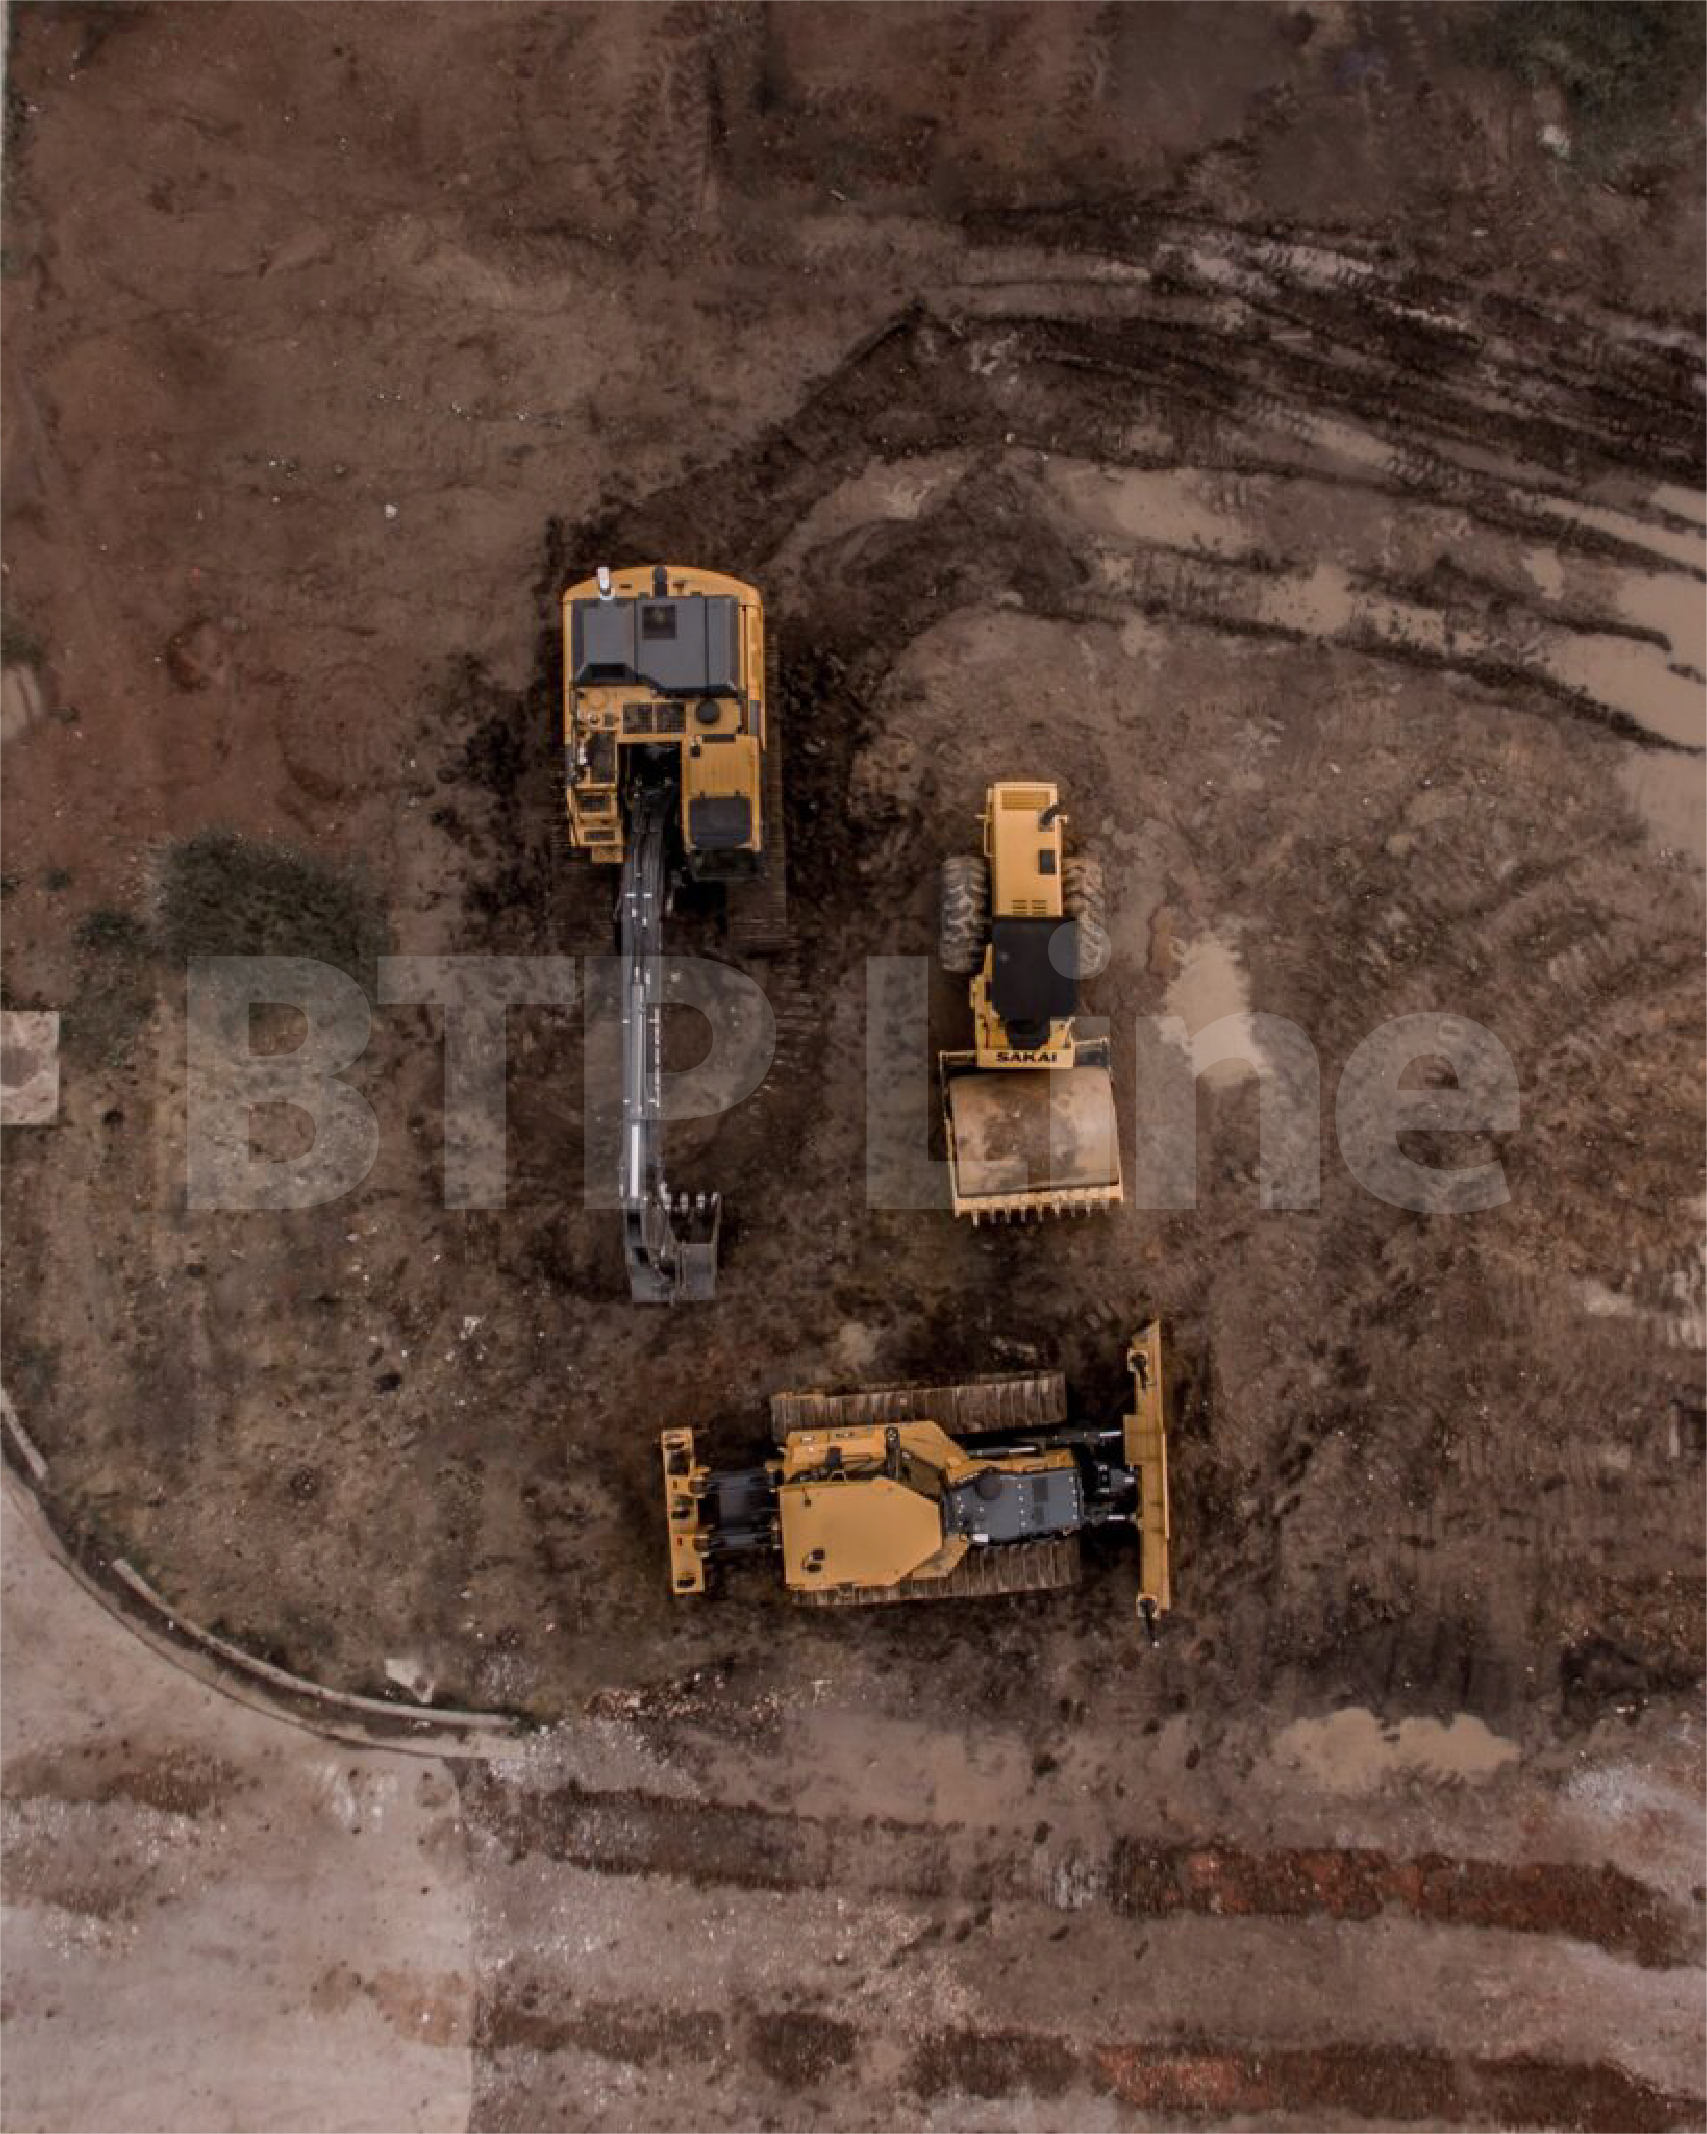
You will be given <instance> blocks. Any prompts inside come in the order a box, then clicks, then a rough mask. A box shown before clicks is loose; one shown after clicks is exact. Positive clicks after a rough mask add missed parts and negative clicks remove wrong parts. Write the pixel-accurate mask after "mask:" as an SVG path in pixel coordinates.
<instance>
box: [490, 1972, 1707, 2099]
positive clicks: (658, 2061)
mask: <svg viewBox="0 0 1707 2134" xmlns="http://www.w3.org/2000/svg"><path fill="white" fill-rule="evenodd" d="M473 2043H474V2049H475V2053H476V2056H477V2071H478V2072H477V2105H476V2110H475V2113H474V2115H473V2118H472V2122H471V2123H472V2124H473V2125H475V2126H478V2127H495V2126H507V2125H510V2124H518V2125H519V2124H523V2123H524V2122H523V2121H521V2120H512V2118H511V2116H510V2114H509V2112H508V2111H506V2110H505V2109H504V2108H503V2103H502V2102H501V2100H505V2099H506V2093H507V2091H508V2089H509V2080H508V2079H507V2077H508V2075H509V2070H508V2068H507V2065H506V2057H507V2056H512V2055H515V2056H521V2057H522V2058H523V2059H524V2061H525V2062H526V2063H528V2074H527V2075H526V2076H524V2077H522V2078H521V2086H522V2089H523V2094H524V2095H525V2096H526V2097H527V2098H528V2101H529V2102H530V2103H531V2104H532V2105H534V2107H535V2108H536V2109H537V2101H538V2089H537V2084H538V2081H539V2073H538V2068H537V2062H538V2061H539V2060H540V2059H541V2058H542V2057H544V2056H549V2055H553V2054H559V2053H562V2054H570V2055H574V2056H577V2057H579V2056H581V2055H591V2056H592V2057H593V2058H594V2059H596V2060H602V2061H607V2062H615V2063H618V2064H620V2065H623V2066H626V2067H629V2068H633V2069H657V2070H659V2071H661V2072H663V2073H665V2074H666V2075H675V2076H678V2077H679V2076H680V2075H681V2074H683V2073H684V2072H687V2073H689V2075H690V2079H691V2071H692V2070H696V2069H698V2070H705V2071H706V2072H708V2073H709V2072H710V2071H712V2070H723V2069H727V2068H729V2067H731V2066H739V2067H742V2068H743V2069H750V2070H751V2071H752V2072H753V2074H756V2075H758V2076H759V2077H760V2078H761V2079H762V2080H763V2081H765V2082H766V2084H767V2085H769V2086H773V2087H774V2088H775V2089H776V2090H778V2091H780V2092H782V2093H784V2094H785V2095H798V2094H800V2093H803V2092H806V2091H810V2090H813V2089H816V2088H818V2087H819V2086H821V2085H823V2084H825V2083H832V2084H836V2085H844V2084H857V2085H858V2086H859V2088H860V2090H861V2091H862V2092H865V2093H867V2094H876V2093H877V2091H878V2090H879V2089H886V2088H888V2087H889V2086H890V2084H893V2085H894V2087H895V2088H896V2089H897V2090H898V2091H899V2093H900V2095H901V2096H902V2097H903V2098H907V2099H911V2100H917V2101H918V2102H919V2103H920V2104H924V2105H926V2106H929V2105H933V2104H937V2103H939V2102H941V2101H943V2100H949V2099H957V2100H961V2101H962V2103H963V2104H964V2101H965V2100H968V2099H971V2100H980V2101H992V2102H995V2101H1000V2102H1003V2103H1011V2102H1012V2101H1013V2100H1015V2099H1016V2098H1030V2099H1034V2100H1056V2099H1063V2098H1070V2097H1074V2096H1083V2097H1088V2098H1102V2099H1106V2100H1109V2101H1111V2102H1112V2103H1114V2104H1115V2105H1116V2106H1119V2107H1124V2108H1126V2109H1127V2110H1130V2111H1137V2112H1141V2113H1143V2114H1145V2115H1146V2117H1149V2115H1152V2114H1154V2115H1165V2116H1166V2117H1167V2118H1168V2119H1169V2120H1170V2121H1172V2120H1176V2119H1182V2118H1183V2119H1187V2120H1195V2119H1200V2118H1201V2119H1217V2120H1221V2119H1225V2118H1226V2117H1227V2116H1228V2115H1230V2114H1239V2115H1247V2114H1261V2115H1265V2116H1266V2115H1268V2114H1271V2113H1284V2114H1288V2115H1292V2114H1301V2113H1307V2112H1334V2113H1336V2114H1345V2115H1349V2116H1353V2117H1355V2119H1356V2120H1357V2121H1358V2122H1359V2123H1365V2122H1372V2121H1380V2122H1394V2121H1397V2122H1400V2123H1405V2124H1415V2123H1418V2122H1421V2121H1427V2122H1430V2123H1432V2124H1434V2125H1436V2126H1459V2125H1487V2124H1491V2125H1496V2126H1501V2127H1513V2128H1518V2127H1521V2128H1531V2127H1534V2128H1549V2129H1560V2128H1571V2129H1581V2130H1583V2134H1602V2130H1604V2134H1648V2130H1654V2134H1660V2130H1664V2129H1669V2128H1674V2127H1692V2126H1695V2125H1697V2124H1698V2123H1699V2120H1700V2116H1701V2112H1702V2108H1703V2100H1702V2099H1701V2098H1699V2097H1693V2096H1687V2095H1683V2094H1681V2093H1679V2092H1676V2091H1668V2090H1664V2089H1661V2088H1660V2087H1658V2086H1657V2085H1656V2084H1653V2083H1650V2082H1645V2081H1643V2080H1641V2079H1640V2078H1639V2077H1637V2076H1634V2075H1631V2074H1629V2073H1627V2072H1626V2071H1625V2070H1624V2069H1623V2068H1620V2067H1617V2066H1614V2065H1612V2064H1610V2063H1608V2062H1606V2061H1562V2060H1544V2059H1540V2058H1536V2057H1533V2056H1527V2055H1522V2056H1519V2055H1514V2056H1512V2057H1509V2058H1498V2059H1496V2058H1492V2057H1484V2056H1471V2055H1462V2056H1454V2055H1452V2054H1450V2053H1445V2052H1430V2051H1421V2050H1418V2049H1416V2048H1414V2047H1413V2048H1404V2047H1398V2048H1395V2047H1391V2046H1279V2047H1275V2046H1265V2047H1263V2048H1261V2049H1259V2050H1252V2049H1251V2048H1249V2047H1246V2046H1242V2045H1238V2044H1235V2043H1233V2042H1232V2041H1230V2040H1218V2039H1215V2038H1209V2037H1198V2038H1193V2039H1189V2040H1180V2039H1170V2040H1168V2041H1167V2042H1166V2043H1155V2042H1150V2041H1146V2042H1143V2043H1133V2042H1126V2041H1117V2040H1113V2039H1097V2040H1089V2041H1085V2040H1080V2039H1076V2038H1069V2037H1062V2036H1059V2035H1056V2034H1053V2033H1050V2032H1039V2031H1026V2030H1006V2029H1004V2030H998V2029H973V2028H955V2029H940V2030H937V2031H935V2032H933V2033H931V2034H930V2035H928V2036H927V2037H926V2038H925V2039H924V2040H923V2041H922V2042H921V2043H920V2044H918V2045H916V2046H915V2047H913V2048H912V2049H911V2051H910V2052H909V2053H908V2054H907V2056H906V2058H905V2060H904V2062H903V2064H902V2067H901V2070H900V2072H899V2076H898V2078H897V2075H896V2072H895V2070H894V2069H893V2067H892V2066H890V2065H889V2063H890V2062H891V2060H892V2058H893V2052H894V2040H893V2035H892V2033H891V2032H890V2031H888V2030H882V2029H878V2028H876V2027H872V2026H867V2025H862V2024H860V2023H858V2022H854V2021H850V2020H848V2019H847V2018H846V2017H844V2016H836V2015H829V2014H825V2013H823V2012H821V2011H818V2010H813V2009H802V2008H799V2007H794V2006H788V2007H778V2008H774V2009H762V2010H752V2011H749V2012H746V2013H744V2014H741V2015H725V2014H721V2013H718V2012H716V2011H709V2010H677V2009H668V2008H644V2007H636V2006H635V2005H634V2004H632V2003H630V2002H614V2001H607V2000H598V1999H586V2000H577V2001H574V2002H572V2003H570V2004H569V2005H567V2006H565V2005H563V2004H562V2003H557V2002H554V2003H553V2004H552V2005H550V2006H545V2005H541V1997H539V1996H537V1995H532V1994H529V1995H528V1996H527V1997H526V1998H525V1999H511V1998H510V1997H508V1996H507V1995H504V1994H498V1993H489V1994H485V1995H482V1996H481V1998H480V2000H479V2002H478V2004H477V2007H476V2011H475V2018H474V2029H473ZM880 2061H881V2062H883V2063H884V2066H885V2074H886V2079H883V2078H880V2077H879V2076H878V2074H877V2066H878V2063H879V2062H880ZM750 2081H751V2076H750V2075H746V2076H744V2077H743V2088H744V2089H745V2088H746V2086H747V2084H748V2083H749V2082H750ZM749 2094H750V2093H749ZM586 2123H597V2122H586Z"/></svg>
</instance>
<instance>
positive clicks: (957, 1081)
mask: <svg viewBox="0 0 1707 2134" xmlns="http://www.w3.org/2000/svg"><path fill="white" fill-rule="evenodd" d="M943 1075H944V1084H943V1099H944V1111H945V1115H946V1119H947V1127H948V1157H949V1172H950V1184H951V1186H952V1190H953V1196H954V1212H955V1214H956V1215H970V1216H972V1217H973V1218H974V1219H975V1220H983V1219H984V1218H986V1217H1001V1216H1020V1217H1024V1216H1027V1215H1065V1214H1071V1213H1075V1212H1077V1211H1079V1210H1081V1209H1087V1208H1098V1207H1107V1206H1109V1205H1111V1204H1112V1203H1113V1202H1115V1201H1118V1200H1119V1198H1120V1141H1119V1135H1118V1132H1117V1130H1116V1126H1115V1116H1114V1086H1113V1084H1112V1082H1111V1081H1110V1079H1109V1075H1108V1070H1107V1068H1106V1067H1103V1066H1092V1065H1080V1066H1074V1067H1062V1068H1053V1069H1051V1068H1039V1067H1008V1068H988V1069H982V1070H980V1069H976V1068H974V1069H972V1070H965V1069H961V1070H958V1071H956V1070H954V1069H953V1068H951V1066H950V1063H949V1062H948V1061H947V1060H945V1061H944V1066H943Z"/></svg>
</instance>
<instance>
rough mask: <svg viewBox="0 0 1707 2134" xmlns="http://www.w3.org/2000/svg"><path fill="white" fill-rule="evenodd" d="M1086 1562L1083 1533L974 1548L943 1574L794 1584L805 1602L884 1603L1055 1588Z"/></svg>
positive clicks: (794, 1593) (1075, 1578) (794, 1595)
mask: <svg viewBox="0 0 1707 2134" xmlns="http://www.w3.org/2000/svg"><path fill="white" fill-rule="evenodd" d="M1082 1569H1083V1565H1082V1562H1081V1559H1080V1554H1079V1537H1078V1535H1077V1534H1068V1535H1067V1536H1065V1537H1064V1538H1063V1539H1060V1540H1055V1541H1015V1542H1009V1543H1007V1544H1006V1545H1005V1546H1003V1547H1000V1548H991V1549H969V1550H968V1551H967V1553H966V1554H965V1555H964V1556H963V1557H961V1559H960V1561H959V1563H957V1564H956V1565H955V1567H954V1569H953V1570H952V1571H947V1572H945V1573H944V1574H943V1576H942V1577H941V1578H902V1579H898V1580H897V1581H896V1583H895V1584H894V1585H892V1586H825V1587H821V1588H819V1589H818V1590H817V1591H803V1590H801V1589H800V1588H798V1587H790V1589H789V1598H790V1599H791V1600H792V1601H794V1602H795V1603H796V1604H797V1605H798V1606H800V1607H802V1608H879V1607H885V1606H890V1605H893V1604H894V1603H895V1602H898V1601H925V1600H984V1599H987V1598H988V1597H989V1596H990V1595H992V1594H996V1593H1054V1592H1057V1591H1058V1590H1059V1589H1060V1588H1061V1587H1063V1586H1076V1585H1077V1584H1078V1582H1079V1576H1080V1573H1081V1571H1082Z"/></svg>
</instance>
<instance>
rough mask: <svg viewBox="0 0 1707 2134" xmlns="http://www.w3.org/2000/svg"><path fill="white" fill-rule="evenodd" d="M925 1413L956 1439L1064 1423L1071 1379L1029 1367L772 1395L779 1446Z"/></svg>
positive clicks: (909, 1419)
mask: <svg viewBox="0 0 1707 2134" xmlns="http://www.w3.org/2000/svg"><path fill="white" fill-rule="evenodd" d="M924 1417H928V1418H929V1419H930V1421H932V1422H934V1423H940V1424H941V1425H942V1427H943V1429H944V1430H946V1431H947V1432H948V1434H949V1436H950V1437H957V1438H966V1437H977V1436H978V1435H979V1434H980V1432H983V1431H996V1430H1003V1431H1011V1430H1031V1429H1040V1428H1042V1427H1043V1426H1044V1425H1045V1424H1048V1423H1064V1422H1065V1421H1066V1420H1067V1381H1066V1379H1065V1378H1064V1377H1063V1376H1062V1374H1061V1373H1060V1372H1059V1371H1030V1372H1026V1373H1023V1374H1020V1375H1016V1376H1007V1377H989V1378H972V1379H967V1380H965V1381H964V1382H962V1383H961V1384H960V1385H955V1386H942V1385H905V1386H864V1387H861V1389H860V1390H859V1391H858V1392H857V1393H773V1394H772V1395H771V1435H772V1436H773V1437H774V1438H775V1440H776V1442H777V1443H778V1444H779V1445H780V1444H782V1443H783V1442H784V1441H785V1440H786V1439H787V1438H788V1436H789V1435H790V1433H791V1432H793V1431H796V1430H835V1429H840V1428H843V1427H845V1426H848V1425H851V1424H857V1423H905V1422H913V1421H917V1420H919V1419H920V1418H924Z"/></svg>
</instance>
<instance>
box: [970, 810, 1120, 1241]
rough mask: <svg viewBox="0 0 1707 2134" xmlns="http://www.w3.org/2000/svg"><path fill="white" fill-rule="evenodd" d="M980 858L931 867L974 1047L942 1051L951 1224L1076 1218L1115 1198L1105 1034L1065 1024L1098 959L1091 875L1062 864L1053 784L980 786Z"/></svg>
mask: <svg viewBox="0 0 1707 2134" xmlns="http://www.w3.org/2000/svg"><path fill="white" fill-rule="evenodd" d="M981 821H982V825H983V850H982V851H981V852H980V853H977V854H973V855H959V854H957V855H955V856H954V857H953V858H951V859H947V860H945V861H944V862H943V866H942V876H941V901H940V907H939V918H940V923H939V927H938V952H939V954H940V956H941V958H942V964H943V968H944V969H945V970H947V971H950V972H952V973H954V974H956V975H958V976H970V977H971V980H972V987H971V993H972V1024H973V1044H972V1047H971V1049H970V1050H968V1051H959V1052H944V1053H942V1054H941V1055H940V1056H939V1060H938V1067H939V1071H940V1074H941V1079H942V1104H943V1126H944V1134H945V1138H946V1142H947V1149H948V1165H949V1184H950V1190H951V1195H952V1199H953V1204H954V1212H955V1214H956V1215H969V1216H970V1217H971V1218H972V1220H973V1221H974V1222H975V1223H977V1222H988V1221H999V1220H1004V1219H1019V1220H1022V1221H1023V1220H1025V1219H1026V1218H1028V1217H1030V1216H1034V1215H1083V1214H1087V1213H1089V1212H1090V1211H1091V1210H1093V1209H1096V1208H1106V1207H1111V1206H1113V1205H1114V1204H1115V1203H1116V1202H1117V1201H1118V1200H1119V1199H1120V1197H1121V1182H1120V1138H1119V1134H1118V1131H1117V1129H1116V1125H1115V1113H1114V1089H1113V1083H1112V1081H1111V1079H1110V1075H1109V1047H1108V1040H1107V1038H1106V1037H1086V1036H1083V1035H1081V1034H1080V1033H1079V1032H1078V1030H1077V1027H1076V1019H1077V1017H1078V1014H1079V988H1080V982H1081V980H1082V979H1084V978H1089V977H1094V976H1095V975H1096V974H1097V973H1098V972H1099V971H1101V970H1102V969H1103V968H1104V967H1105V966H1106V965H1107V962H1108V955H1109V939H1108V926H1107V918H1106V911H1105V905H1104V898H1103V884H1102V874H1101V870H1100V869H1099V868H1098V866H1097V864H1096V862H1095V861H1094V860H1092V859H1090V858H1089V857H1087V856H1085V855H1083V854H1069V853H1068V851H1067V846H1066V837H1065V834H1064V833H1065V827H1066V817H1065V815H1064V814H1063V812H1062V808H1061V798H1060V794H1059V792H1058V790H1057V789H1056V787H1055V786H1053V785H1050V784H1045V783H1041V782H1038V781H1032V782H1029V783H1026V782H1008V783H1003V784H999V785H993V786H991V787H990V789H989V792H988V794H987V795H986V798H985V802H984V812H983V816H982V818H981Z"/></svg>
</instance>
